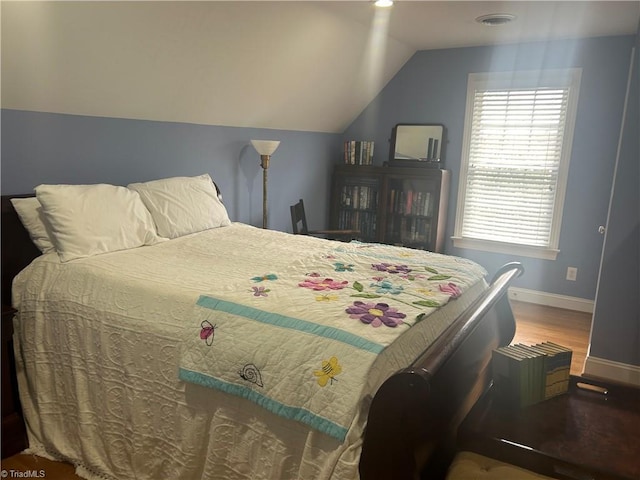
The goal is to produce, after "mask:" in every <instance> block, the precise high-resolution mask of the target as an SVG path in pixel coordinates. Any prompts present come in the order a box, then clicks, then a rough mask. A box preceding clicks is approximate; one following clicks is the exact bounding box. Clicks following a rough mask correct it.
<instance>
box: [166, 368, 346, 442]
mask: <svg viewBox="0 0 640 480" xmlns="http://www.w3.org/2000/svg"><path fill="white" fill-rule="evenodd" d="M178 376H179V377H180V379H181V380H184V381H187V382H192V383H196V384H199V385H202V386H204V387H210V388H216V389H218V390H222V391H223V392H226V393H230V394H232V395H236V396H239V397H242V398H246V399H247V400H251V401H253V402H255V403H257V404H258V405H260V406H261V407H263V408H266V409H267V410H269V411H270V412H273V413H275V414H277V415H280V416H282V417H285V418H288V419H290V420H296V421H299V422H303V423H305V424H307V425H309V426H310V427H312V428H314V429H316V430H319V431H321V432H323V433H326V434H327V435H330V436H332V437H335V438H337V439H338V440H340V441H344V438H345V437H346V435H347V429H346V428H344V427H341V426H340V425H337V424H336V423H334V422H332V421H331V420H327V419H326V418H323V417H320V416H318V415H316V414H314V413H311V412H310V411H309V410H306V409H304V408H300V407H291V406H289V405H285V404H283V403H280V402H277V401H275V400H273V399H271V398H269V397H265V396H264V395H261V394H260V393H258V392H256V391H255V390H252V389H251V388H248V387H244V386H241V385H236V384H233V383H227V382H224V381H222V380H220V379H217V378H214V377H210V376H208V375H205V374H203V373H199V372H194V371H191V370H187V369H185V368H182V367H181V368H180V369H179V372H178Z"/></svg>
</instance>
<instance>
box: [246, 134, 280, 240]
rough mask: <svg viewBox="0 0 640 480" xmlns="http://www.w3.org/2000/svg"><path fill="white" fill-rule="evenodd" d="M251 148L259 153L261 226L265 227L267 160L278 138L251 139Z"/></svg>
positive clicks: (277, 142) (276, 144)
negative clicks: (260, 169) (260, 168)
mask: <svg viewBox="0 0 640 480" xmlns="http://www.w3.org/2000/svg"><path fill="white" fill-rule="evenodd" d="M251 144H252V145H253V148H255V149H256V152H258V153H259V154H260V166H261V167H262V228H267V170H268V169H269V160H270V159H271V155H272V154H273V152H275V151H276V148H278V145H280V142H279V141H278V140H251Z"/></svg>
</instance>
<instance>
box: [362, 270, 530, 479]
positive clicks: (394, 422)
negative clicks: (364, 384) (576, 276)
mask: <svg viewBox="0 0 640 480" xmlns="http://www.w3.org/2000/svg"><path fill="white" fill-rule="evenodd" d="M522 272H523V268H522V265H521V264H519V263H510V264H507V265H505V266H504V267H503V268H502V269H501V270H500V271H499V272H498V273H497V274H496V275H495V277H494V279H493V280H492V282H491V284H490V286H489V288H488V289H487V290H486V291H485V292H484V293H483V294H482V295H481V296H480V297H479V298H478V299H477V300H476V301H475V302H474V303H473V304H472V305H471V306H470V307H469V308H468V309H467V310H465V311H464V312H463V313H462V314H461V315H460V317H459V318H458V319H457V320H456V321H455V322H454V323H453V324H452V325H451V326H450V327H449V328H448V329H447V330H446V331H445V332H444V333H443V334H442V335H441V336H440V337H439V338H438V339H437V340H436V341H435V342H434V343H433V344H432V345H431V346H430V347H429V348H428V349H427V350H426V351H425V352H423V354H422V355H421V356H420V357H419V358H417V359H416V360H415V361H414V362H413V363H412V364H411V365H410V366H409V367H407V368H406V369H404V370H402V371H399V372H397V373H396V374H394V375H392V376H391V377H390V378H389V379H387V380H386V381H385V383H384V384H383V385H382V386H381V387H380V389H379V390H378V392H377V393H376V395H375V397H374V399H373V402H372V404H371V409H370V412H369V418H368V420H367V426H366V431H365V438H364V442H363V449H362V455H361V458H360V478H361V479H362V480H369V479H394V480H402V479H418V478H421V476H422V478H429V479H437V478H444V473H445V471H446V468H447V466H448V464H449V462H450V459H451V457H452V455H453V444H454V440H455V434H456V431H457V427H458V426H459V424H460V423H461V421H462V419H463V418H464V417H465V415H466V414H467V413H468V412H469V410H470V409H471V407H472V406H473V404H474V403H475V402H476V400H477V399H478V398H479V397H480V395H481V394H482V393H483V392H484V391H485V390H486V389H487V387H488V386H489V384H490V381H491V375H490V374H491V372H490V361H491V351H492V350H493V349H494V348H496V347H498V346H501V345H507V344H508V343H509V342H510V341H511V339H512V338H513V335H514V333H515V321H514V318H513V314H512V312H511V307H510V305H509V301H508V298H507V296H506V293H507V288H508V286H509V285H510V283H511V282H512V281H513V280H514V279H515V278H516V277H518V276H520V275H521V274H522Z"/></svg>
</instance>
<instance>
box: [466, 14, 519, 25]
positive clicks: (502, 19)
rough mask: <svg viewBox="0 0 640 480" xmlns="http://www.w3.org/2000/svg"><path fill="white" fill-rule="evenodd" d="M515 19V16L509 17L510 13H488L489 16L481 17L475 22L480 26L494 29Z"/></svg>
mask: <svg viewBox="0 0 640 480" xmlns="http://www.w3.org/2000/svg"><path fill="white" fill-rule="evenodd" d="M515 19H516V16H515V15H511V14H510V13H490V14H489V15H482V16H480V17H478V18H476V22H478V23H481V24H482V25H488V26H490V27H496V26H498V25H504V24H506V23H509V22H513V21H514V20H515Z"/></svg>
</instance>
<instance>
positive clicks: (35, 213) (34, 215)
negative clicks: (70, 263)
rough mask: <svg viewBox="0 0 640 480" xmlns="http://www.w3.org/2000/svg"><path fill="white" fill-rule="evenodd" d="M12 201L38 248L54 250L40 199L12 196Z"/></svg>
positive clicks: (47, 250)
mask: <svg viewBox="0 0 640 480" xmlns="http://www.w3.org/2000/svg"><path fill="white" fill-rule="evenodd" d="M11 203H12V204H13V208H15V210H16V212H17V213H18V216H19V217H20V221H21V222H22V225H24V228H25V229H26V230H27V232H29V237H31V241H32V242H33V243H34V244H35V246H36V247H38V250H40V251H41V252H42V253H49V252H53V251H54V250H55V247H54V246H53V243H52V242H51V238H50V236H49V232H48V228H47V225H46V224H45V218H44V213H43V211H42V205H40V202H39V201H38V199H37V198H36V197H27V198H12V199H11Z"/></svg>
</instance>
